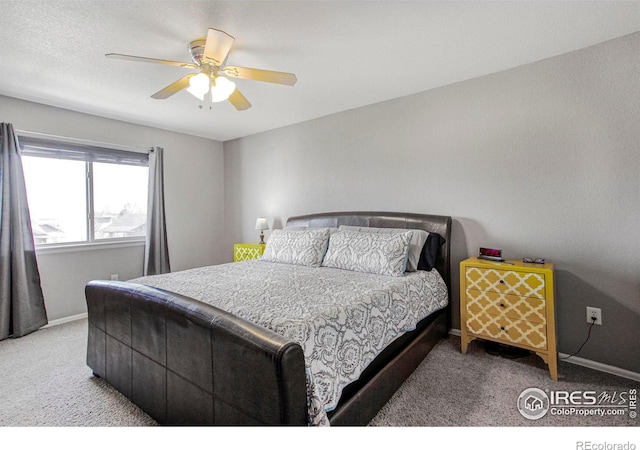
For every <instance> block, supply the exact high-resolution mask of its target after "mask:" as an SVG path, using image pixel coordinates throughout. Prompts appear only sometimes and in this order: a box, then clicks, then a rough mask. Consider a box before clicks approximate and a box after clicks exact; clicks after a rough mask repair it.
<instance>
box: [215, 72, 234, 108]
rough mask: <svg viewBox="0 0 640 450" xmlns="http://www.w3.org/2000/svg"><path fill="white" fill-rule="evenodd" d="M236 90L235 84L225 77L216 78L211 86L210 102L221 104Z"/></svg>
mask: <svg viewBox="0 0 640 450" xmlns="http://www.w3.org/2000/svg"><path fill="white" fill-rule="evenodd" d="M235 90H236V84H235V83H234V82H233V81H231V80H229V79H228V78H225V77H216V79H215V83H214V84H212V85H211V101H212V102H222V101H224V100H226V99H228V98H229V96H230V95H231V94H233V91H235Z"/></svg>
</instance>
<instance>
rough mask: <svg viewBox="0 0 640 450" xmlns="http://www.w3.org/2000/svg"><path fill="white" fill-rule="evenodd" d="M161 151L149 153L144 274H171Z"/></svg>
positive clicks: (155, 149) (155, 150)
mask: <svg viewBox="0 0 640 450" xmlns="http://www.w3.org/2000/svg"><path fill="white" fill-rule="evenodd" d="M163 166H164V164H163V149H162V148H160V147H156V148H154V149H151V151H150V152H149V196H148V202H147V238H146V244H145V251H144V274H145V275H156V274H160V273H168V272H171V267H170V266H169V247H168V245H167V227H166V224H165V218H164V177H163V172H164V169H163Z"/></svg>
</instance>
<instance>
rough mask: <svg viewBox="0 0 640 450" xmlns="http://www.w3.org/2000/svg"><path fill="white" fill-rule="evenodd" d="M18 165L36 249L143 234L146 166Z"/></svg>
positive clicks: (31, 160) (36, 160)
mask: <svg viewBox="0 0 640 450" xmlns="http://www.w3.org/2000/svg"><path fill="white" fill-rule="evenodd" d="M22 164H23V168H24V174H25V182H26V186H27V197H28V201H29V211H30V216H31V225H32V228H33V237H34V241H35V243H36V245H44V244H61V243H77V242H87V241H94V240H103V239H118V238H133V237H141V236H144V235H145V233H146V212H147V183H148V167H144V166H130V165H120V164H109V163H87V162H84V161H73V160H65V159H54V158H40V157H33V156H23V157H22ZM90 165H91V167H92V172H93V178H92V179H91V178H89V177H88V176H87V172H88V168H89V166H90ZM91 181H92V183H91ZM90 205H93V220H91V217H90V208H91V206H90ZM91 226H92V228H91Z"/></svg>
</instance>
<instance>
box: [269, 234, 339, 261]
mask: <svg viewBox="0 0 640 450" xmlns="http://www.w3.org/2000/svg"><path fill="white" fill-rule="evenodd" d="M328 241H329V229H328V228H317V229H312V230H309V229H305V230H273V232H272V233H271V236H269V240H268V241H267V245H266V247H265V249H264V253H263V254H262V256H261V257H260V258H259V259H260V260H261V261H268V262H277V263H284V264H297V265H301V266H311V267H320V264H322V258H323V257H324V254H325V252H326V251H327V245H328Z"/></svg>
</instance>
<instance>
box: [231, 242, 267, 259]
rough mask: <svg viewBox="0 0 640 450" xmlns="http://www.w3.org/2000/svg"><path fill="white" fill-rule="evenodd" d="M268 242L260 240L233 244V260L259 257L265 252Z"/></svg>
mask: <svg viewBox="0 0 640 450" xmlns="http://www.w3.org/2000/svg"><path fill="white" fill-rule="evenodd" d="M266 245H267V244H260V243H259V242H249V243H243V244H234V245H233V262H238V261H247V260H249V259H258V257H259V256H261V255H262V254H263V253H264V248H265V246H266Z"/></svg>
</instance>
